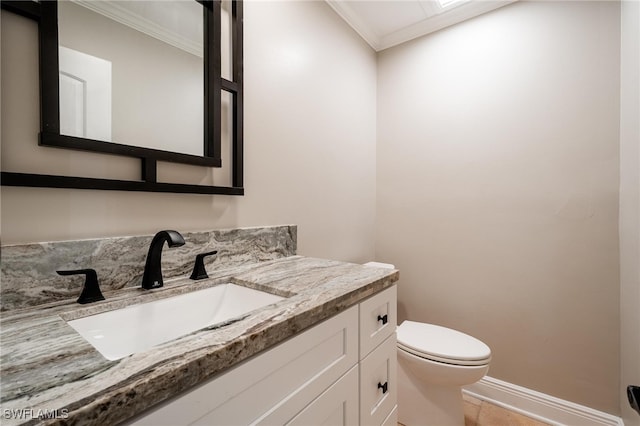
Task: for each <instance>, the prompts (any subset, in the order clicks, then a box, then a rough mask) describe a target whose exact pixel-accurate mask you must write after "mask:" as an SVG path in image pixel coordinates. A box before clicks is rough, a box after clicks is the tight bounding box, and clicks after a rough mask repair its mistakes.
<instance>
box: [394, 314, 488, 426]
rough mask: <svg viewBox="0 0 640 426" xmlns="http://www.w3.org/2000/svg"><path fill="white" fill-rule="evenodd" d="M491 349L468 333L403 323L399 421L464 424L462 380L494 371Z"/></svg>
mask: <svg viewBox="0 0 640 426" xmlns="http://www.w3.org/2000/svg"><path fill="white" fill-rule="evenodd" d="M490 361H491V349H489V347H488V346H487V345H485V344H484V343H482V342H481V341H480V340H478V339H475V338H473V337H471V336H469V335H467V334H464V333H461V332H459V331H456V330H452V329H450V328H446V327H440V326H438V325H433V324H425V323H420V322H414V321H404V322H403V323H402V324H400V326H399V327H398V422H400V423H402V424H403V425H406V426H414V425H437V426H449V425H451V426H453V425H455V426H463V425H464V410H463V403H462V389H461V388H462V386H465V385H470V384H471V383H475V382H477V381H478V380H480V379H481V378H482V377H484V375H485V374H487V371H489V362H490Z"/></svg>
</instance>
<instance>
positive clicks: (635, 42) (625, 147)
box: [620, 1, 640, 426]
mask: <svg viewBox="0 0 640 426" xmlns="http://www.w3.org/2000/svg"><path fill="white" fill-rule="evenodd" d="M621 16H622V20H621V65H620V67H621V70H620V94H621V98H620V318H621V323H620V325H621V328H620V340H621V380H620V382H621V383H620V405H621V406H622V416H623V418H624V421H625V425H627V426H631V425H640V416H638V414H637V413H636V412H635V411H633V410H632V409H631V408H630V406H629V404H628V403H627V397H626V390H625V389H626V387H627V385H636V386H640V361H639V360H640V261H639V259H640V3H639V2H637V1H623V2H622V6H621Z"/></svg>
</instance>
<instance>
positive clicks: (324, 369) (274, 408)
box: [130, 306, 358, 426]
mask: <svg viewBox="0 0 640 426" xmlns="http://www.w3.org/2000/svg"><path fill="white" fill-rule="evenodd" d="M357 324H358V308H357V307H356V306H354V307H352V308H350V309H348V310H346V311H344V312H341V313H339V314H338V315H336V316H334V317H332V318H329V319H328V320H326V321H324V322H322V323H320V324H318V325H316V326H314V327H312V328H311V329H309V330H307V331H304V332H302V333H301V334H299V335H297V336H295V337H293V338H291V339H289V340H287V341H285V342H283V343H281V344H279V345H277V346H275V347H274V348H272V349H269V350H267V351H266V352H263V353H261V354H259V355H256V356H255V357H253V358H250V359H249V360H247V361H245V362H243V363H241V364H240V365H238V366H236V367H234V368H232V369H231V370H229V371H227V372H225V373H223V374H221V375H220V376H217V377H216V378H214V379H212V380H210V381H209V382H206V383H204V384H202V385H200V386H198V387H196V388H194V389H193V390H190V391H188V392H187V393H185V394H183V395H181V396H178V397H176V398H174V399H172V400H169V401H168V402H165V403H163V404H160V405H158V406H157V407H155V408H152V409H151V410H150V411H148V412H146V413H143V415H142V416H140V417H138V418H136V419H134V421H132V422H130V424H136V425H153V426H159V425H176V424H181V425H188V424H196V425H247V424H260V423H263V424H284V423H286V422H287V421H289V420H290V419H291V418H293V417H294V416H295V415H296V414H298V413H299V412H300V411H301V410H302V409H304V408H305V407H306V406H307V405H308V404H309V402H311V401H313V400H314V398H315V397H317V396H318V395H320V394H321V393H322V392H323V391H324V390H325V389H327V388H328V387H329V386H331V384H332V383H334V382H335V381H336V380H338V379H339V378H340V377H341V376H342V375H343V374H345V373H346V372H347V371H349V369H351V368H352V367H353V366H354V365H356V363H357V361H358V328H357Z"/></svg>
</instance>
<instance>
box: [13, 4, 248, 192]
mask: <svg viewBox="0 0 640 426" xmlns="http://www.w3.org/2000/svg"><path fill="white" fill-rule="evenodd" d="M194 1H197V2H198V3H200V4H201V5H202V6H203V9H204V13H203V16H204V17H203V19H204V52H205V54H204V69H205V72H204V96H203V98H204V143H203V145H204V151H203V152H204V155H203V156H197V155H190V154H183V153H176V152H170V151H163V150H158V149H152V148H142V147H136V146H130V145H124V144H119V143H113V142H104V141H98V140H94V139H87V138H80V137H74V136H68V135H62V134H60V100H59V95H60V88H59V69H58V68H59V67H58V65H59V62H58V2H57V0H41V1H40V2H39V3H37V2H35V1H21V0H17V1H6V0H2V3H1V4H2V9H5V10H7V11H10V12H13V13H17V14H19V15H21V16H24V17H27V18H30V19H33V20H35V21H37V22H38V24H39V25H38V27H39V31H38V32H39V45H40V46H39V52H40V53H39V55H40V56H39V62H40V135H39V141H38V143H39V145H42V146H50V147H58V148H65V149H73V150H81V151H91V152H100V153H104V154H111V155H120V156H126V157H134V158H138V159H140V165H141V173H140V180H139V181H126V180H115V179H99V178H87V177H78V176H58V175H41V174H31V173H14V172H4V171H3V172H2V175H1V178H2V180H1V183H2V185H8V186H28V187H49V188H76V189H102V190H122V191H146V192H176V193H194V194H226V195H244V187H243V171H244V170H243V156H244V155H243V154H244V152H243V136H244V134H243V60H242V57H243V54H242V52H243V41H242V34H243V24H242V19H243V13H242V1H241V0H233V1H232V14H231V15H232V16H231V37H232V52H233V53H232V63H233V81H229V80H227V79H225V78H223V77H222V76H221V54H220V52H221V46H220V44H221V33H220V25H221V2H220V0H194ZM223 90H224V91H226V92H228V93H230V94H231V95H232V100H233V101H232V108H231V110H232V113H233V124H232V126H233V135H232V148H231V152H232V159H231V181H232V185H231V186H228V187H227V186H209V185H197V184H195V185H190V184H180V183H167V182H158V181H157V163H158V161H163V162H173V163H182V164H191V165H196V166H205V167H221V166H222V159H221V126H222V123H221V115H220V112H221V93H222V91H223Z"/></svg>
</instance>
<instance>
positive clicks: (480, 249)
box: [376, 2, 620, 413]
mask: <svg viewBox="0 0 640 426" xmlns="http://www.w3.org/2000/svg"><path fill="white" fill-rule="evenodd" d="M619 16H620V15H619V4H617V3H615V2H517V3H514V4H512V5H509V6H506V7H504V8H501V9H498V10H497V11H494V12H492V13H489V14H486V15H482V16H480V17H478V18H475V19H472V20H469V21H466V22H463V23H461V24H458V25H456V26H454V27H450V28H448V29H445V30H442V31H439V32H437V33H434V34H431V35H428V36H425V37H423V38H421V39H418V40H414V41H412V42H409V43H406V44H403V45H400V46H397V47H394V48H391V49H388V50H385V51H383V52H382V53H381V54H380V55H379V59H378V150H377V156H378V174H377V180H378V197H377V205H378V208H377V214H378V216H377V226H376V228H377V239H376V259H377V260H379V261H388V262H391V263H394V264H396V265H397V266H398V267H399V269H400V270H401V271H402V273H401V279H400V280H401V281H400V286H399V293H398V298H399V313H400V316H401V319H405V318H409V319H412V320H418V321H425V322H432V323H436V324H441V325H445V326H449V327H452V328H456V329H459V330H462V331H464V332H468V333H469V334H471V335H474V336H477V337H478V338H480V339H482V340H483V341H485V342H486V343H487V344H488V345H489V346H490V347H491V348H492V351H493V359H492V364H491V370H490V372H489V375H491V376H493V377H496V378H499V379H502V380H505V381H508V382H511V383H515V384H518V385H521V386H525V387H527V388H531V389H535V390H538V391H541V392H544V393H547V394H550V395H554V396H556V397H559V398H563V399H566V400H569V401H574V402H577V403H580V404H584V405H587V406H590V407H593V408H596V409H599V410H603V411H606V412H610V413H618V412H619V404H618V401H619V399H618V395H619V391H618V380H619V334H618V331H619V311H618V307H619V298H618V259H619V257H618V156H619V153H618V140H619V113H618V112H619V83H620V78H619V72H620V57H619V40H620V26H619V25H620V23H619Z"/></svg>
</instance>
